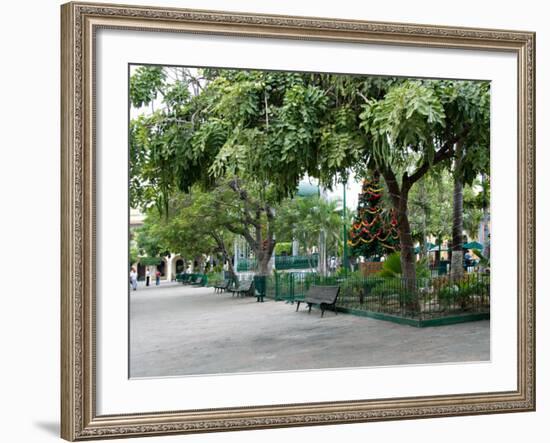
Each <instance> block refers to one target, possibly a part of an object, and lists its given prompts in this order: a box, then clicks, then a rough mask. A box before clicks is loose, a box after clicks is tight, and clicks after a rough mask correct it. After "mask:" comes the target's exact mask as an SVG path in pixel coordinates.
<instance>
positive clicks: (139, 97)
mask: <svg viewBox="0 0 550 443" xmlns="http://www.w3.org/2000/svg"><path fill="white" fill-rule="evenodd" d="M165 78H166V76H165V74H164V71H163V68H162V67H158V66H140V67H138V68H137V69H136V71H135V73H134V74H133V75H132V76H131V77H130V103H131V104H132V106H134V107H136V108H141V107H142V106H144V105H148V104H149V103H151V102H152V101H153V100H154V99H156V98H157V95H158V93H159V91H160V90H161V89H162V87H163V86H164V80H165Z"/></svg>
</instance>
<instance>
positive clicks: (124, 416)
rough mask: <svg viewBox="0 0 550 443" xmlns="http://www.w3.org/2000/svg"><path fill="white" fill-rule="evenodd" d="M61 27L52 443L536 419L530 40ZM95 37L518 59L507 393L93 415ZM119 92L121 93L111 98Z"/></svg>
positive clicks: (507, 35)
mask: <svg viewBox="0 0 550 443" xmlns="http://www.w3.org/2000/svg"><path fill="white" fill-rule="evenodd" d="M61 23H62V40H61V49H62V51H61V52H62V59H61V75H62V97H61V102H62V107H61V112H62V114H61V122H62V128H61V140H62V146H61V150H62V165H61V166H62V168H61V169H62V177H61V200H62V205H61V223H62V225H61V241H62V245H61V264H62V275H61V287H62V300H61V319H62V325H61V332H62V333H61V349H62V356H61V358H62V360H61V411H62V413H61V436H62V437H63V438H64V439H67V440H70V441H75V440H87V439H97V438H108V437H129V436H147V435H151V436H152V435H161V434H178V433H198V432H217V431H227V430H243V429H263V428H274V427H288V426H311V425H321V424H338V423H353V422H367V421H380V420H397V419H406V418H408V419H410V418H428V417H444V416H460V415H473V414H490V413H506V412H521V411H534V410H535V35H534V33H532V32H523V31H504V30H491V29H473V28H454V27H444V26H432V25H413V24H403V23H379V22H364V21H353V20H329V19H321V18H306V17H289V16H269V15H258V14H246V13H226V12H218V11H198V10H183V9H167V8H156V7H132V6H123V5H107V4H91V3H90V4H88V3H79V2H74V3H67V4H65V5H63V6H62V7H61ZM99 29H112V30H120V31H129V32H130V31H140V32H141V31H142V32H161V33H190V34H206V35H219V36H230V37H235V36H237V37H260V38H266V39H267V38H277V39H288V40H289V41H290V40H296V39H298V40H311V41H320V42H331V43H350V42H354V43H357V44H382V45H394V46H410V47H422V48H433V49H436V48H448V49H473V50H482V51H492V52H507V53H512V54H515V55H516V56H517V78H518V83H517V115H518V121H517V127H518V133H517V158H518V170H517V185H518V188H517V195H518V203H517V204H518V213H517V223H518V232H517V238H518V244H517V282H518V285H517V338H518V340H517V389H515V390H511V391H505V392H479V393H464V394H457V395H440V396H419V397H405V398H391V399H368V400H342V401H330V402H315V403H311V402H310V403H293V404H280V405H275V406H273V405H268V406H266V405H250V406H246V407H229V408H205V409H193V410H181V411H154V412H150V413H134V411H131V410H128V411H124V413H121V414H118V415H98V414H97V409H96V402H97V397H96V396H97V390H96V375H97V374H96V365H95V347H96V335H95V331H96V322H97V317H96V292H95V291H96V280H95V260H96V241H97V239H96V226H95V211H96V199H95V186H96V169H95V143H96V139H95V116H96V102H95V88H96V82H97V78H96V71H95V51H96V46H95V45H96V40H95V37H96V33H97V31H98V30H99ZM123 93H125V91H121V94H123Z"/></svg>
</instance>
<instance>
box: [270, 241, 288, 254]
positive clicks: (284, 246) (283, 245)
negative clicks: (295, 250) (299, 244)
mask: <svg viewBox="0 0 550 443" xmlns="http://www.w3.org/2000/svg"><path fill="white" fill-rule="evenodd" d="M274 252H275V255H283V254H286V255H291V254H292V242H278V243H277V244H276V245H275V250H274Z"/></svg>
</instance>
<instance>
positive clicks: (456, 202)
mask: <svg viewBox="0 0 550 443" xmlns="http://www.w3.org/2000/svg"><path fill="white" fill-rule="evenodd" d="M456 157H457V158H456V160H455V173H454V193H453V241H452V247H451V249H452V253H451V278H452V279H453V280H456V279H460V278H461V277H462V276H463V275H464V264H463V263H464V253H463V249H462V246H463V243H464V239H463V237H462V231H463V221H464V211H463V202H464V184H463V178H462V172H461V167H462V165H461V160H462V146H461V145H458V146H457V148H456Z"/></svg>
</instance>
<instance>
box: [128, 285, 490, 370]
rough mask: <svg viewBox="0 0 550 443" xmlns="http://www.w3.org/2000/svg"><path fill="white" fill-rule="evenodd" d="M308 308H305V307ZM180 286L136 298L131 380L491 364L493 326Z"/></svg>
mask: <svg viewBox="0 0 550 443" xmlns="http://www.w3.org/2000/svg"><path fill="white" fill-rule="evenodd" d="M302 306H304V305H302ZM302 306H300V311H299V312H295V309H296V305H291V304H287V303H284V302H280V301H279V302H275V301H272V300H266V301H265V302H264V303H257V302H256V299H255V298H252V297H246V298H237V297H231V294H215V293H214V290H213V289H212V288H194V287H187V286H182V285H180V284H175V283H163V284H161V286H159V287H155V286H153V287H149V288H144V287H141V286H140V288H139V289H138V290H137V291H135V292H134V291H131V292H130V376H131V377H161V376H174V375H191V374H220V373H236V372H258V371H286V370H299V369H302V370H304V369H319V368H344V367H366V366H384V365H404V364H423V363H451V362H474V361H487V360H489V359H490V354H489V321H477V322H472V323H463V324H458V325H451V326H439V327H431V328H415V327H411V326H404V325H398V324H395V323H391V322H387V321H382V320H374V319H370V318H366V317H358V316H354V315H350V314H342V313H338V315H335V314H334V313H333V312H326V313H325V316H324V318H321V316H320V311H319V310H317V309H313V310H312V311H311V314H308V313H307V309H306V308H305V307H302Z"/></svg>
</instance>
